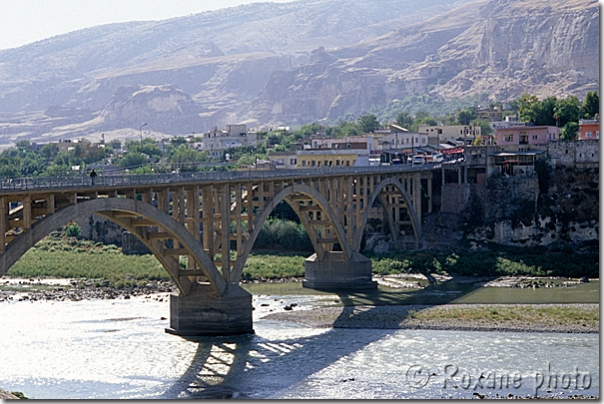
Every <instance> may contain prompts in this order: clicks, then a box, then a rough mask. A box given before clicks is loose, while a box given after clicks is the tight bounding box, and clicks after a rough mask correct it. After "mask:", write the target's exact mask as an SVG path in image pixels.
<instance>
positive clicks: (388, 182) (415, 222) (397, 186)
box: [354, 178, 421, 251]
mask: <svg viewBox="0 0 604 404" xmlns="http://www.w3.org/2000/svg"><path fill="white" fill-rule="evenodd" d="M386 188H392V189H393V190H395V197H400V198H402V199H403V201H404V203H403V204H402V205H401V204H399V203H396V205H399V206H397V209H400V208H401V207H402V208H403V209H406V211H407V214H408V216H409V219H410V224H411V227H412V228H413V235H414V238H415V243H416V246H417V245H419V242H420V237H421V232H420V229H421V227H420V226H421V225H420V222H419V218H418V216H417V214H416V211H415V209H414V206H413V203H412V198H411V196H410V195H409V193H408V192H407V191H406V190H405V187H404V186H403V184H402V183H401V182H400V181H399V180H398V179H396V178H387V179H385V180H384V181H382V182H380V183H379V184H378V185H377V186H376V187H375V188H374V191H373V193H372V194H371V195H370V196H369V200H368V203H367V205H366V206H365V208H364V209H363V212H362V217H361V231H359V232H358V233H357V234H355V238H354V248H355V251H359V250H360V248H361V242H362V239H363V232H364V229H365V226H366V225H367V220H368V218H369V213H370V210H371V207H372V206H373V203H374V202H375V200H376V199H378V198H380V197H381V198H380V200H381V201H382V204H383V205H384V204H385V203H386V198H385V195H384V191H385V189H386ZM390 194H391V195H392V192H391V193H390ZM384 209H386V210H388V208H387V206H384ZM386 217H387V221H388V226H389V227H390V231H391V233H392V234H396V233H397V226H396V224H395V223H396V222H397V221H398V219H399V218H395V217H393V214H392V212H390V211H388V212H387V214H386Z"/></svg>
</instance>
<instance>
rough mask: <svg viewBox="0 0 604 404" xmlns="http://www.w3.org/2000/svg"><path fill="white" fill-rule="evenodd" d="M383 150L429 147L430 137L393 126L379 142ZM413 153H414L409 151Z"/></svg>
mask: <svg viewBox="0 0 604 404" xmlns="http://www.w3.org/2000/svg"><path fill="white" fill-rule="evenodd" d="M378 142H379V145H380V146H381V149H382V150H399V149H413V148H415V147H426V146H428V135H427V134H426V133H415V132H410V131H409V130H407V129H405V128H403V127H402V126H399V125H395V124H392V125H390V127H389V130H388V132H386V134H385V135H384V136H383V137H382V138H381V139H379V140H378ZM409 153H412V151H409Z"/></svg>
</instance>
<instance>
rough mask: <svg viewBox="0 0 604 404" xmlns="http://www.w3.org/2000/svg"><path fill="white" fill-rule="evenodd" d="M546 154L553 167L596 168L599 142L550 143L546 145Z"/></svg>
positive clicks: (598, 160) (598, 157)
mask: <svg viewBox="0 0 604 404" xmlns="http://www.w3.org/2000/svg"><path fill="white" fill-rule="evenodd" d="M547 154H548V156H549V158H550V164H551V165H552V166H553V167H559V166H564V167H577V168H589V167H597V166H599V165H600V141H599V140H572V141H560V142H550V143H548V145H547Z"/></svg>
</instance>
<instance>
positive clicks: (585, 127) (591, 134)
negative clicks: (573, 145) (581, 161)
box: [579, 119, 600, 140]
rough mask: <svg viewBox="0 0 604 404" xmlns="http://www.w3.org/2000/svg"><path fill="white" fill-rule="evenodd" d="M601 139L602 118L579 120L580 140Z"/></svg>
mask: <svg viewBox="0 0 604 404" xmlns="http://www.w3.org/2000/svg"><path fill="white" fill-rule="evenodd" d="M597 139H600V120H599V119H589V120H588V119H581V120H579V140H597Z"/></svg>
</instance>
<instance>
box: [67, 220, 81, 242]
mask: <svg viewBox="0 0 604 404" xmlns="http://www.w3.org/2000/svg"><path fill="white" fill-rule="evenodd" d="M65 235H66V236H67V237H76V238H77V237H80V236H81V235H82V228H81V227H80V226H78V224H77V223H75V222H72V223H69V224H68V225H67V226H65Z"/></svg>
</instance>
